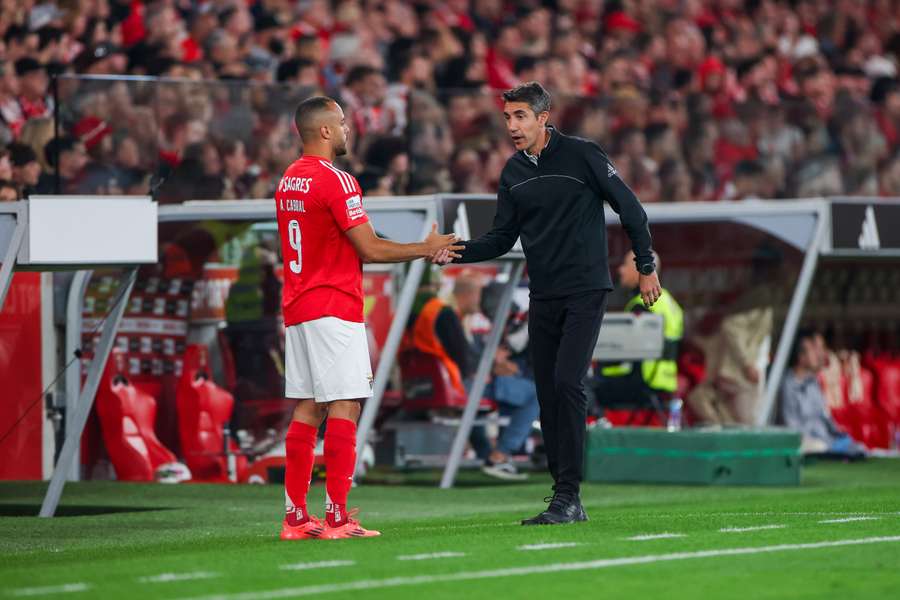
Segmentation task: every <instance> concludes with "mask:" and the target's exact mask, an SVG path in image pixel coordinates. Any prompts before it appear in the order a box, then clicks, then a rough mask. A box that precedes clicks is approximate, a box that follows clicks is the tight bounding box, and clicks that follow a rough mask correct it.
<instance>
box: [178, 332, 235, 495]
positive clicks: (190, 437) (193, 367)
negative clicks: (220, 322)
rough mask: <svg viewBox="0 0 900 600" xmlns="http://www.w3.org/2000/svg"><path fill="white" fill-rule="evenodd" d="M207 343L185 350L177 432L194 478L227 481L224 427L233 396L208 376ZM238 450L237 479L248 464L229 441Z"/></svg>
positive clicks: (179, 390) (230, 443) (179, 383)
mask: <svg viewBox="0 0 900 600" xmlns="http://www.w3.org/2000/svg"><path fill="white" fill-rule="evenodd" d="M207 364H208V356H207V349H206V347H205V346H200V345H196V344H192V345H190V346H188V347H187V349H186V350H185V353H184V368H183V370H182V373H181V379H180V380H179V382H178V433H179V437H180V440H181V449H182V452H183V453H184V460H185V462H186V463H187V466H188V468H189V469H190V470H191V474H192V475H193V478H194V480H195V481H227V480H228V464H227V459H226V457H225V453H224V448H225V434H224V427H225V425H226V423H228V421H229V419H230V418H231V411H232V409H233V408H234V398H233V397H232V395H231V394H229V393H228V392H227V391H225V390H223V389H222V388H220V387H219V386H218V385H216V384H215V383H214V382H213V381H212V379H210V377H209V373H208V368H207ZM228 447H229V451H230V452H232V453H234V454H236V455H237V457H236V459H237V474H238V480H239V481H240V480H242V476H243V474H244V471H246V467H247V459H246V457H244V456H242V455H240V454H239V452H240V451H239V449H238V447H237V444H235V443H234V441H233V440H229V442H228Z"/></svg>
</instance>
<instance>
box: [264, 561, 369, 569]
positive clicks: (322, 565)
mask: <svg viewBox="0 0 900 600" xmlns="http://www.w3.org/2000/svg"><path fill="white" fill-rule="evenodd" d="M355 564H356V561H355V560H323V561H322V562H308V563H294V564H292V565H281V566H280V567H278V568H279V569H281V570H282V571H305V570H307V569H328V568H330V567H352V566H353V565H355Z"/></svg>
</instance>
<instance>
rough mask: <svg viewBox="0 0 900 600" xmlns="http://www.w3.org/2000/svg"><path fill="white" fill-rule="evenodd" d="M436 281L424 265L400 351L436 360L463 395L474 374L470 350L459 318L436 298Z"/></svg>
mask: <svg viewBox="0 0 900 600" xmlns="http://www.w3.org/2000/svg"><path fill="white" fill-rule="evenodd" d="M437 277H439V275H438V273H437V272H436V271H435V270H434V269H432V268H431V265H427V266H426V267H425V272H424V273H423V274H422V282H421V283H420V284H419V291H418V293H417V295H416V298H415V300H414V301H413V307H412V311H411V312H410V315H409V321H407V325H406V334H405V336H404V339H403V349H404V350H413V349H414V350H418V351H419V352H422V353H424V354H430V355H432V356H434V357H436V358H437V359H438V360H439V361H441V363H442V364H443V365H444V367H445V368H446V369H447V372H448V374H449V375H450V381H451V383H452V384H453V387H454V388H456V390H457V391H458V392H459V393H460V394H465V393H466V386H465V384H464V383H463V382H464V380H466V379H467V378H469V377H470V376H471V374H472V371H473V369H472V367H471V365H472V362H471V360H470V353H471V349H470V347H469V342H468V341H467V340H466V334H465V331H464V330H463V325H462V322H461V321H460V317H459V315H458V314H457V312H456V311H455V310H454V309H453V307H452V306H450V305H448V304H447V303H445V302H444V301H443V300H441V299H440V298H439V297H438V295H437V292H438V284H437Z"/></svg>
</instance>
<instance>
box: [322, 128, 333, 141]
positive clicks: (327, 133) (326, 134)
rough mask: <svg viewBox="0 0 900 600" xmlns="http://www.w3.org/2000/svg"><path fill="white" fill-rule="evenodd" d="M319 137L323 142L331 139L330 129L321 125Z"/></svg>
mask: <svg viewBox="0 0 900 600" xmlns="http://www.w3.org/2000/svg"><path fill="white" fill-rule="evenodd" d="M319 135H321V136H322V139H323V140H330V139H331V127H329V126H328V125H322V126H321V127H319Z"/></svg>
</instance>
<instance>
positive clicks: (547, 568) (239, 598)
mask: <svg viewBox="0 0 900 600" xmlns="http://www.w3.org/2000/svg"><path fill="white" fill-rule="evenodd" d="M888 542H900V535H895V536H889V537H870V538H861V539H855V540H835V541H831V542H812V543H808V544H779V545H777V546H758V547H755V548H723V549H720V550H701V551H699V552H675V553H672V554H650V555H646V556H629V557H624V558H603V559H599V560H591V561H584V562H572V563H555V564H550V565H529V566H526V567H509V568H506V569H491V570H487V571H463V572H461V573H445V574H441V575H416V576H412V577H389V578H387V579H362V580H359V581H349V582H347V583H334V584H324V585H310V586H305V587H292V588H280V589H276V590H267V591H259V592H243V593H239V594H217V595H211V596H198V597H194V598H191V599H190V600H274V599H276V598H291V597H294V596H312V595H314V594H329V593H336V592H349V591H357V590H358V591H363V590H371V589H379V588H393V587H401V586H407V585H425V584H429V583H445V582H456V581H471V580H475V579H496V578H499V577H520V576H524V575H534V574H537V573H540V574H544V573H559V572H561V571H588V570H594V569H606V568H610V567H624V566H629V565H645V564H652V563H658V562H667V561H674V560H688V559H692V558H715V557H719V556H740V555H747V554H764V553H769V552H790V551H799V550H815V549H818V548H834V547H838V546H859V545H862V544H883V543H888Z"/></svg>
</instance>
